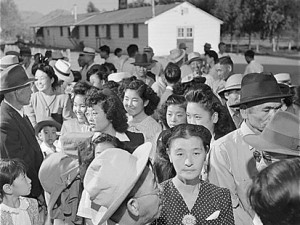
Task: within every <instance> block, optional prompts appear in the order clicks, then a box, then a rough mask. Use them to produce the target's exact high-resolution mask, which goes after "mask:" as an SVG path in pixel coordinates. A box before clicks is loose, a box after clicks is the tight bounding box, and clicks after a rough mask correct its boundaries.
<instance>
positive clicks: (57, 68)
mask: <svg viewBox="0 0 300 225" xmlns="http://www.w3.org/2000/svg"><path fill="white" fill-rule="evenodd" d="M53 69H54V72H55V74H56V76H57V77H58V79H59V80H63V81H66V82H67V83H71V82H73V81H74V76H73V73H72V71H71V64H70V63H69V62H67V61H65V60H62V59H59V60H57V62H56V63H55V64H54V66H53Z"/></svg>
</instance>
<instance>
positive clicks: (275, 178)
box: [249, 158, 300, 225]
mask: <svg viewBox="0 0 300 225" xmlns="http://www.w3.org/2000/svg"><path fill="white" fill-rule="evenodd" d="M299 190H300V158H294V159H286V160H282V161H279V162H275V163H273V164H272V165H270V166H268V167H267V168H265V169H263V170H262V171H261V172H260V173H259V174H258V175H257V177H256V178H255V179H254V181H253V184H252V186H251V188H250V192H249V193H250V196H249V199H250V204H251V206H252V208H253V209H254V210H255V212H256V213H257V214H258V216H259V218H260V219H261V221H262V223H263V224H264V225H294V224H300V211H299V209H300V191H299Z"/></svg>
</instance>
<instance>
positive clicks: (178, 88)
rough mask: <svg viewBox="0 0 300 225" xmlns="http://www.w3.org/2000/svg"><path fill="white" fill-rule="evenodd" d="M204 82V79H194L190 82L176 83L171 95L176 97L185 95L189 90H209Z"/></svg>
mask: <svg viewBox="0 0 300 225" xmlns="http://www.w3.org/2000/svg"><path fill="white" fill-rule="evenodd" d="M205 81H206V78H205V77H195V78H194V79H193V80H191V81H190V82H186V83H180V82H178V83H176V84H175V85H174V87H173V93H174V94H177V95H185V94H186V93H188V92H189V91H190V90H199V89H201V90H211V88H210V87H209V86H208V85H207V84H204V82H205Z"/></svg>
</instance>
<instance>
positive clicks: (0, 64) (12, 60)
mask: <svg viewBox="0 0 300 225" xmlns="http://www.w3.org/2000/svg"><path fill="white" fill-rule="evenodd" d="M16 64H19V58H18V57H17V56H15V55H6V56H3V57H2V58H1V59H0V69H1V70H3V69H5V68H7V67H9V66H12V65H16Z"/></svg>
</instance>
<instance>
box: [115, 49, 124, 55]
mask: <svg viewBox="0 0 300 225" xmlns="http://www.w3.org/2000/svg"><path fill="white" fill-rule="evenodd" d="M119 52H122V49H121V48H116V49H115V52H114V53H115V56H117V55H118V53H119Z"/></svg>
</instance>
